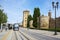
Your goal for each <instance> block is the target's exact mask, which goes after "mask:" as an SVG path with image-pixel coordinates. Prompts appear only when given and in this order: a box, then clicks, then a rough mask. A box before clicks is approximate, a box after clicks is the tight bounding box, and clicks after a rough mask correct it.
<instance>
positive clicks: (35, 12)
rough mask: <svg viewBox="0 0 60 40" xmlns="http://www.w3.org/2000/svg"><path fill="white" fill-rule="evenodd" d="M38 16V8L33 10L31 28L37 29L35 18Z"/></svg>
mask: <svg viewBox="0 0 60 40" xmlns="http://www.w3.org/2000/svg"><path fill="white" fill-rule="evenodd" d="M39 16H40V9H39V8H34V14H33V26H34V27H35V28H37V25H38V24H37V17H39Z"/></svg>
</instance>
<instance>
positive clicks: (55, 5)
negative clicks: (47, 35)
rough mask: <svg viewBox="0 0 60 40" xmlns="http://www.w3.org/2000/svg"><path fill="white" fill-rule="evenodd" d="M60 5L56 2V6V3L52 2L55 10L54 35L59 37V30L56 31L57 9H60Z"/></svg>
mask: <svg viewBox="0 0 60 40" xmlns="http://www.w3.org/2000/svg"><path fill="white" fill-rule="evenodd" d="M58 4H59V2H56V4H55V2H52V6H53V9H55V33H54V35H57V30H56V9H58Z"/></svg>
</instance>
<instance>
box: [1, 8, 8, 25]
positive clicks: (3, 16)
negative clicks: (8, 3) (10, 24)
mask: <svg viewBox="0 0 60 40" xmlns="http://www.w3.org/2000/svg"><path fill="white" fill-rule="evenodd" d="M6 22H7V15H6V14H5V13H4V12H3V10H2V9H0V25H1V23H6Z"/></svg>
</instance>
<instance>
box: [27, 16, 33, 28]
mask: <svg viewBox="0 0 60 40" xmlns="http://www.w3.org/2000/svg"><path fill="white" fill-rule="evenodd" d="M31 20H32V16H31V15H29V16H28V19H27V27H28V28H29V27H30V26H29V22H30V21H31Z"/></svg>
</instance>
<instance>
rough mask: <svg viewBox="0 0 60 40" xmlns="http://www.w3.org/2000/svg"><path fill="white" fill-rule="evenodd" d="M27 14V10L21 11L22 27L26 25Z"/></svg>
mask: <svg viewBox="0 0 60 40" xmlns="http://www.w3.org/2000/svg"><path fill="white" fill-rule="evenodd" d="M28 15H29V11H28V10H25V11H23V27H24V28H26V27H27V18H28Z"/></svg>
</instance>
